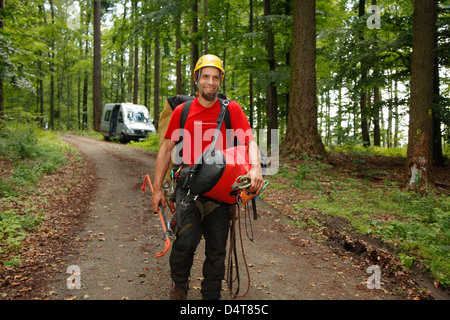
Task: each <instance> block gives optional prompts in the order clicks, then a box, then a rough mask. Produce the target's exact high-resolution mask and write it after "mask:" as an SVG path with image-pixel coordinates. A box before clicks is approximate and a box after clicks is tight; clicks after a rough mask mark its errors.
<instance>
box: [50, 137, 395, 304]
mask: <svg viewBox="0 0 450 320" xmlns="http://www.w3.org/2000/svg"><path fill="white" fill-rule="evenodd" d="M64 140H65V141H67V142H69V143H71V144H72V145H73V146H74V147H75V148H77V149H78V150H80V151H81V153H82V154H83V155H84V156H85V157H87V159H89V160H90V162H91V163H92V164H93V165H94V166H95V170H96V174H97V175H98V178H99V183H98V188H97V190H96V192H95V194H94V195H93V196H92V198H91V206H90V208H89V210H88V213H89V217H88V219H86V225H85V227H84V230H83V231H82V232H81V233H80V234H79V235H77V236H78V237H79V238H80V239H84V240H88V241H83V242H81V244H82V245H81V246H80V248H78V250H77V251H78V252H77V254H75V255H70V256H67V257H65V264H66V266H67V267H68V268H70V270H79V272H80V274H79V277H78V276H77V275H76V274H75V275H74V276H72V278H73V279H74V282H72V285H79V287H77V286H75V288H72V289H69V287H70V286H68V283H67V278H68V277H69V276H70V274H69V273H67V272H66V270H61V272H60V273H59V274H57V275H56V276H55V278H53V279H49V280H50V283H51V287H50V288H49V295H48V296H49V297H50V298H51V299H78V300H85V299H90V300H92V299H108V300H110V299H113V300H115V299H138V300H144V299H150V300H152V299H158V300H167V299H168V293H169V291H170V287H171V279H170V276H169V264H168V260H169V254H170V251H169V253H168V254H166V255H165V256H164V257H162V258H160V259H158V258H156V257H155V255H156V253H157V252H159V251H161V250H162V248H163V245H164V242H163V241H162V239H161V236H162V232H161V227H160V225H159V221H158V217H157V216H155V215H154V214H153V213H152V212H151V211H152V210H151V209H150V199H151V191H150V188H148V189H147V191H146V192H145V193H144V192H142V191H141V190H140V187H141V186H142V183H143V180H144V176H145V175H146V174H150V176H151V177H152V176H153V170H154V164H155V160H156V155H155V154H152V153H149V152H144V151H141V150H136V149H134V148H131V147H129V146H125V145H120V144H117V143H111V142H105V141H100V140H96V139H92V138H87V137H80V136H75V135H65V136H64ZM258 212H259V218H258V219H257V220H256V221H253V231H254V239H255V241H254V242H251V241H250V240H249V239H248V238H247V236H246V235H245V234H244V235H243V241H244V247H245V254H246V261H247V265H248V266H249V268H248V270H249V274H250V279H251V283H250V289H249V292H248V294H247V295H246V296H245V297H242V298H238V299H245V300H247V299H252V300H271V299H277V300H297V299H301V300H303V299H318V300H322V299H323V300H326V299H334V300H336V299H346V300H348V299H371V300H372V299H373V300H380V299H381V300H385V299H395V296H393V295H390V294H389V293H387V292H386V291H385V290H383V288H382V289H372V290H370V289H368V288H367V285H366V281H367V279H368V278H369V277H370V276H371V275H370V274H368V273H366V270H364V269H361V268H360V267H359V266H358V265H355V264H354V262H353V261H352V260H351V259H349V257H347V256H345V255H337V254H335V253H333V252H332V251H331V250H330V249H329V248H328V247H326V246H324V245H322V244H320V243H317V242H315V241H314V240H313V239H311V238H310V237H309V235H308V234H307V233H306V232H304V231H302V230H301V229H298V228H293V227H289V226H288V225H287V224H286V222H285V218H284V216H283V215H282V214H280V213H277V212H274V210H273V209H271V207H270V206H268V205H266V204H264V203H262V202H260V203H259V207H258ZM203 245H204V244H203V241H201V243H200V246H199V249H198V256H197V257H196V259H195V260H194V266H193V269H192V275H191V283H190V290H189V295H188V299H192V300H199V299H201V296H200V290H199V289H200V281H201V277H202V261H203V254H202V252H203ZM240 265H241V266H243V265H244V263H243V262H240ZM381 276H382V275H381ZM246 281H247V277H246V273H245V269H242V271H241V293H242V292H243V291H245V289H246V286H247V282H246ZM381 281H382V279H381ZM223 288H224V291H223V294H222V297H223V299H231V297H230V294H229V292H228V291H227V289H226V288H227V286H226V284H225V283H224V285H223Z"/></svg>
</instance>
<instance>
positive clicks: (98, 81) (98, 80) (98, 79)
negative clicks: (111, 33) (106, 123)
mask: <svg viewBox="0 0 450 320" xmlns="http://www.w3.org/2000/svg"><path fill="white" fill-rule="evenodd" d="M93 1H94V63H93V85H92V98H93V106H94V130H95V131H100V122H101V116H102V69H101V67H102V66H101V30H100V25H101V9H102V8H101V0H93Z"/></svg>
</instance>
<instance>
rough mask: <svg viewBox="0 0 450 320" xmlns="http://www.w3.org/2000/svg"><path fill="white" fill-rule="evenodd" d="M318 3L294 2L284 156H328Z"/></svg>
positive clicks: (309, 1) (305, 0)
mask: <svg viewBox="0 0 450 320" xmlns="http://www.w3.org/2000/svg"><path fill="white" fill-rule="evenodd" d="M315 41H316V3H315V0H304V1H294V6H293V26H292V49H291V79H290V89H289V91H290V92H289V106H290V107H289V116H288V122H287V127H286V136H285V138H284V141H283V146H282V154H284V155H291V154H293V155H296V156H302V155H303V153H304V152H306V153H307V154H308V155H309V156H321V157H326V151H325V147H324V145H323V143H322V141H321V138H320V135H319V133H318V131H317V101H316V100H317V99H316V91H317V88H316V42H315Z"/></svg>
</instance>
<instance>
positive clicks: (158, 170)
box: [152, 139, 175, 212]
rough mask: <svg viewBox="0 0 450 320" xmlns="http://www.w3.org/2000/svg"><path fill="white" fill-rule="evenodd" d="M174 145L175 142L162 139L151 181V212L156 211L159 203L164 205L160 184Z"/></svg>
mask: <svg viewBox="0 0 450 320" xmlns="http://www.w3.org/2000/svg"><path fill="white" fill-rule="evenodd" d="M174 146H175V142H173V141H172V140H169V139H164V143H163V144H162V146H161V148H160V149H159V152H158V157H157V158H156V164H155V178H154V181H153V199H152V205H153V212H158V207H159V204H162V206H163V208H165V207H166V199H165V197H164V193H163V192H162V189H161V185H162V181H163V179H164V175H165V174H166V172H167V169H168V168H169V162H170V153H171V151H172V149H173V147H174Z"/></svg>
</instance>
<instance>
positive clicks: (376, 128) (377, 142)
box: [373, 73, 383, 147]
mask: <svg viewBox="0 0 450 320" xmlns="http://www.w3.org/2000/svg"><path fill="white" fill-rule="evenodd" d="M377 76H379V74H378V73H377ZM380 105H381V93H380V87H379V86H375V87H374V88H373V145H374V146H378V147H380V146H381V130H380V114H381V107H380ZM381 121H383V120H382V118H381Z"/></svg>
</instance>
